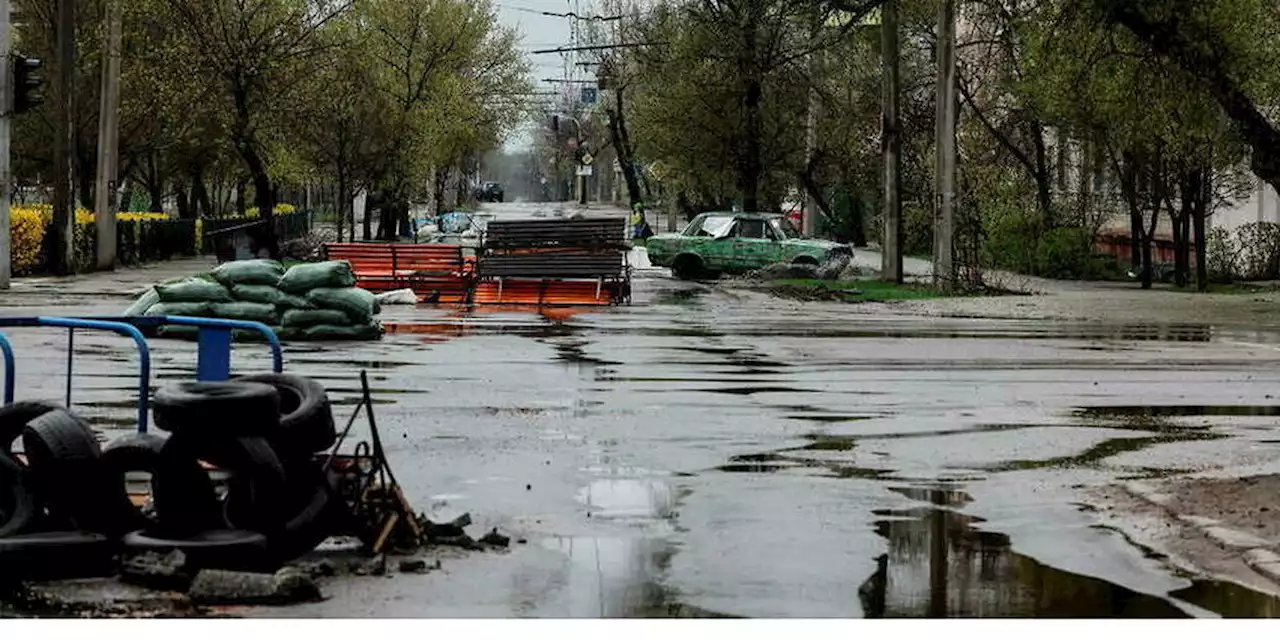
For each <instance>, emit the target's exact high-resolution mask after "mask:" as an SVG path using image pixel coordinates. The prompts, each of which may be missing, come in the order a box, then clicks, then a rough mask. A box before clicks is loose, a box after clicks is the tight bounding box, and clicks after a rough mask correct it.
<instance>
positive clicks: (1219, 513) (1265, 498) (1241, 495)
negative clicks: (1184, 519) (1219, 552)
mask: <svg viewBox="0 0 1280 640" xmlns="http://www.w3.org/2000/svg"><path fill="white" fill-rule="evenodd" d="M1165 492H1166V493H1168V494H1169V495H1170V496H1172V498H1173V502H1172V504H1175V505H1178V509H1179V510H1182V511H1186V512H1191V513H1194V514H1196V515H1198V516H1201V517H1205V518H1212V519H1214V520H1217V521H1219V522H1221V523H1222V524H1223V526H1227V527H1231V528H1233V529H1238V530H1240V531H1248V532H1249V533H1252V534H1253V535H1256V536H1258V537H1261V538H1264V539H1266V540H1270V541H1280V502H1278V500H1280V475H1269V476H1255V477H1252V478H1239V479H1209V478H1203V479H1189V480H1176V481H1171V482H1170V485H1169V486H1168V488H1167V489H1165Z"/></svg>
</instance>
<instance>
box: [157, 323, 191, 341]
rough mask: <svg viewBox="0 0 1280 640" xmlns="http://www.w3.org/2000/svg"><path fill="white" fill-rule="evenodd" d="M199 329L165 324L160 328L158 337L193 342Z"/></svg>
mask: <svg viewBox="0 0 1280 640" xmlns="http://www.w3.org/2000/svg"><path fill="white" fill-rule="evenodd" d="M199 332H200V329H199V328H198V327H191V326H187V325H183V324H166V325H164V326H163V327H160V331H159V332H158V335H159V337H161V338H169V339H172V340H195V339H196V336H197V334H199Z"/></svg>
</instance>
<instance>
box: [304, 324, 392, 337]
mask: <svg viewBox="0 0 1280 640" xmlns="http://www.w3.org/2000/svg"><path fill="white" fill-rule="evenodd" d="M302 337H303V338H304V339H306V340H377V339H378V338H381V337H382V327H381V326H380V325H379V324H378V323H376V322H370V323H367V324H359V325H355V326H337V325H330V324H318V325H316V326H314V327H307V328H305V329H302Z"/></svg>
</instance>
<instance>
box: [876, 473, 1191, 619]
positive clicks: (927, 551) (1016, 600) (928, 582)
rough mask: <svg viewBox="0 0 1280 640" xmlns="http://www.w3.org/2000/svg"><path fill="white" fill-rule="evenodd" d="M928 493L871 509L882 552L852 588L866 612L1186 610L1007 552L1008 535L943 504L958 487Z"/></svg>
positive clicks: (1160, 613)
mask: <svg viewBox="0 0 1280 640" xmlns="http://www.w3.org/2000/svg"><path fill="white" fill-rule="evenodd" d="M928 493H929V495H928V501H929V502H931V503H932V504H933V506H931V507H920V508H915V509H907V510H899V511H881V512H877V515H881V516H884V517H885V518H886V519H884V520H882V521H880V522H878V523H877V524H876V530H877V533H879V534H880V535H881V536H882V537H884V538H885V539H886V540H887V541H888V542H889V553H888V554H886V555H884V556H881V557H880V558H878V559H877V564H878V569H877V571H876V573H875V574H874V575H872V577H871V578H870V579H868V580H867V582H866V583H864V584H863V585H862V587H861V588H860V589H859V597H860V599H861V601H862V606H863V610H864V612H865V615H866V616H867V617H869V618H886V617H888V618H899V617H931V618H941V617H1033V616H1034V617H1089V618H1108V617H1137V618H1151V617H1155V618H1171V617H1178V618H1180V617H1186V614H1185V613H1183V612H1182V611H1181V610H1179V609H1177V608H1176V607H1174V606H1173V605H1172V604H1170V603H1168V602H1166V601H1165V600H1162V599H1160V598H1155V597H1152V596H1147V595H1143V594H1138V593H1135V592H1133V591H1130V590H1128V589H1125V588H1124V587H1120V586H1118V585H1114V584H1111V583H1109V582H1106V581H1104V580H1099V579H1096V578H1090V577H1086V576H1081V575H1077V574H1072V573H1068V572H1065V571H1059V570H1057V569H1053V568H1051V567H1047V566H1045V565H1042V564H1040V563H1039V562H1036V561H1035V560H1032V559H1031V558H1028V557H1026V556H1023V555H1020V554H1017V553H1014V552H1013V551H1012V549H1011V547H1010V541H1009V538H1008V536H1005V535H1003V534H999V533H994V532H987V531H979V530H976V529H974V528H973V525H974V524H975V523H976V522H980V520H978V519H975V518H972V517H969V516H965V515H963V514H960V513H957V512H955V511H952V510H950V509H949V507H952V506H954V505H957V504H960V503H963V502H965V501H967V497H966V496H964V494H962V493H959V492H954V491H942V490H933V491H929V492H928Z"/></svg>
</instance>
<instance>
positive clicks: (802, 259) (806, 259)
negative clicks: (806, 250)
mask: <svg viewBox="0 0 1280 640" xmlns="http://www.w3.org/2000/svg"><path fill="white" fill-rule="evenodd" d="M791 264H810V265H813V266H815V267H816V266H818V265H819V264H820V263H819V262H818V259H817V258H815V257H813V256H798V257H796V258H795V259H794V260H792V261H791Z"/></svg>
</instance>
